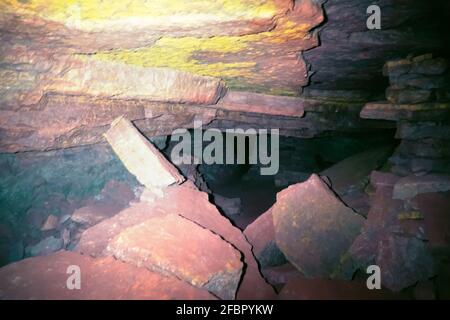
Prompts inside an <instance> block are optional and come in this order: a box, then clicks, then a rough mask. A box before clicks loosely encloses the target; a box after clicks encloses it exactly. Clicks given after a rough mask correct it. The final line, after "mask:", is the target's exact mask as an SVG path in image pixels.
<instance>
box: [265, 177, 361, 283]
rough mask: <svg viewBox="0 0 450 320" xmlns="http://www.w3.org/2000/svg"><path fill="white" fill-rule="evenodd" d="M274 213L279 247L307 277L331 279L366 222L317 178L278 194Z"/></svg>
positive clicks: (311, 178)
mask: <svg viewBox="0 0 450 320" xmlns="http://www.w3.org/2000/svg"><path fill="white" fill-rule="evenodd" d="M272 214H273V222H274V228H275V240H276V243H277V245H278V247H279V248H280V249H281V251H282V252H283V253H284V254H285V256H286V258H287V259H288V260H289V262H291V263H292V264H293V265H295V266H296V267H297V268H298V270H299V271H300V272H302V273H303V274H304V275H305V276H306V277H328V276H332V275H333V273H334V271H335V270H336V269H337V268H339V265H340V259H341V256H342V255H343V254H345V252H346V251H347V250H348V249H349V248H350V246H351V244H352V242H353V240H354V239H355V238H356V237H357V235H358V234H359V232H360V229H361V227H362V224H363V221H364V218H363V217H362V216H360V215H358V214H357V213H355V212H354V211H353V210H351V209H350V208H348V207H346V206H345V205H344V204H343V203H342V202H341V201H340V200H339V199H337V198H336V196H335V195H334V194H333V192H332V191H331V190H330V189H329V187H328V186H327V185H326V184H325V183H324V182H323V181H322V180H321V179H320V178H319V177H318V176H317V175H312V176H311V177H310V178H309V179H308V181H306V182H303V183H299V184H296V185H293V186H290V187H289V188H287V189H285V190H283V191H281V192H280V193H278V195H277V202H276V203H275V205H274V206H273V208H272Z"/></svg>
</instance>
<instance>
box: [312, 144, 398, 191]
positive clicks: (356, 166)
mask: <svg viewBox="0 0 450 320" xmlns="http://www.w3.org/2000/svg"><path fill="white" fill-rule="evenodd" d="M392 149H393V148H392V147H390V146H388V147H385V146H383V147H378V148H374V149H370V150H367V151H364V152H361V153H358V154H356V155H354V156H351V157H349V158H347V159H344V160H343V161H341V162H339V163H337V164H335V165H333V166H331V167H330V168H328V169H326V170H324V171H322V172H321V173H320V175H321V176H327V177H328V178H329V179H330V180H331V186H332V188H333V190H334V191H336V192H337V193H338V194H339V195H343V194H345V193H347V192H348V191H351V190H356V189H360V188H362V187H364V182H365V181H366V180H367V178H368V176H369V175H370V173H371V172H372V171H373V170H375V169H377V168H378V167H380V166H381V165H383V163H384V162H385V161H386V160H387V159H388V157H389V155H390V154H391V153H392V151H393V150H392Z"/></svg>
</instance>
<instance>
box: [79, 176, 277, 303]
mask: <svg viewBox="0 0 450 320" xmlns="http://www.w3.org/2000/svg"><path fill="white" fill-rule="evenodd" d="M166 214H179V215H181V216H183V217H185V218H186V219H189V220H190V221H192V222H194V223H196V224H198V225H199V226H201V227H203V228H205V229H208V230H211V231H212V232H213V233H215V234H217V235H219V236H220V237H222V238H223V239H224V240H225V241H227V242H229V243H230V244H232V245H233V246H234V247H235V248H236V249H237V250H239V251H240V252H241V253H242V254H243V263H244V264H245V272H244V274H243V279H242V281H241V283H240V285H239V288H238V293H237V298H238V299H245V298H247V299H270V298H273V297H274V291H273V289H272V288H271V287H270V286H269V285H268V284H267V283H266V282H265V281H264V279H263V278H262V276H261V274H260V273H259V270H258V263H257V262H256V260H255V258H254V257H253V253H252V251H251V245H250V244H249V243H248V242H247V240H246V239H245V236H244V235H243V233H242V232H241V231H240V230H239V229H237V228H235V227H234V226H233V225H232V224H231V223H230V221H229V220H228V219H227V218H225V217H224V216H222V215H221V214H220V212H219V211H218V210H217V208H216V207H215V206H214V205H213V204H212V203H210V202H209V201H208V195H207V194H206V193H203V192H200V191H198V190H197V189H196V188H195V186H193V185H191V184H189V182H185V183H184V184H182V185H181V186H171V187H168V188H167V189H166V190H165V192H164V197H163V198H161V199H158V201H155V202H151V203H149V202H146V203H141V202H140V203H136V204H135V205H132V206H130V208H127V209H125V210H124V211H122V212H120V213H118V214H117V215H115V216H114V217H112V218H110V219H107V220H104V221H102V222H100V223H99V224H97V225H95V226H94V227H92V228H89V229H87V230H86V231H85V232H84V233H83V235H82V237H81V239H80V242H79V244H78V246H77V248H76V251H78V252H80V253H83V254H88V255H91V256H94V257H98V256H104V255H108V251H107V250H106V248H107V246H108V244H109V242H110V241H111V240H112V239H113V238H114V237H116V236H117V235H118V234H119V233H120V232H122V231H123V230H124V229H126V228H129V227H132V226H134V225H137V224H140V223H142V222H144V221H146V220H148V219H149V218H153V217H155V216H163V215H166Z"/></svg>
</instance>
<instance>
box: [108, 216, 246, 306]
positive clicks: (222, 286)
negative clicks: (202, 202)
mask: <svg viewBox="0 0 450 320" xmlns="http://www.w3.org/2000/svg"><path fill="white" fill-rule="evenodd" d="M107 250H108V251H109V252H111V253H112V254H113V255H114V256H115V257H116V258H117V259H120V260H122V261H125V262H128V263H131V264H133V265H136V266H138V267H146V268H148V269H150V270H152V271H157V272H161V273H163V274H168V275H173V276H175V277H177V278H179V279H182V280H184V281H186V282H188V283H190V284H192V285H193V286H196V287H199V288H204V289H207V290H208V291H210V292H212V293H214V294H215V295H216V296H218V297H220V298H222V299H234V298H235V295H236V290H237V287H238V284H239V281H240V279H241V274H242V267H243V264H242V262H241V254H240V252H239V251H237V250H236V249H234V248H233V246H232V245H231V244H229V243H227V242H225V241H224V240H222V239H221V238H220V237H219V236H217V235H215V234H213V233H212V232H210V231H209V230H206V229H204V228H202V227H200V226H199V225H197V224H195V223H193V222H191V221H189V220H187V219H185V218H182V217H181V216H179V215H176V214H169V215H166V216H164V217H157V218H153V219H149V220H147V221H145V222H143V223H141V224H139V225H136V226H133V227H130V228H128V229H125V230H124V231H122V232H121V233H120V234H119V235H118V236H117V237H115V238H114V239H113V240H112V241H111V242H110V243H109V245H108V248H107Z"/></svg>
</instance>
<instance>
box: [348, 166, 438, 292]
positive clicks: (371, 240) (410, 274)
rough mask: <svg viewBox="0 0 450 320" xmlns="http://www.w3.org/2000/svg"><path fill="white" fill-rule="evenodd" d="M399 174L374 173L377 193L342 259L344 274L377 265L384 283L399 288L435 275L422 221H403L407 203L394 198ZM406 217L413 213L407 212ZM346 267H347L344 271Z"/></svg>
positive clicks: (390, 287)
mask: <svg viewBox="0 0 450 320" xmlns="http://www.w3.org/2000/svg"><path fill="white" fill-rule="evenodd" d="M398 179H399V177H397V176H395V175H393V174H391V173H381V172H378V173H374V174H373V175H372V184H374V185H375V186H376V193H375V195H374V197H373V199H372V201H371V203H372V207H371V209H370V212H369V215H368V217H367V220H366V222H365V224H364V228H363V230H362V232H361V235H359V236H358V237H357V238H356V239H355V241H354V242H353V244H352V245H351V248H350V249H349V251H348V253H347V254H346V256H345V257H344V258H343V265H347V266H349V265H351V266H352V267H348V268H347V269H346V268H343V273H344V274H346V277H347V278H348V279H351V278H352V276H353V273H354V271H356V269H358V268H362V269H363V270H364V268H366V267H367V266H369V265H372V264H375V265H378V266H379V267H380V269H381V279H382V280H381V281H382V282H381V285H382V286H383V287H385V288H388V289H391V290H393V291H400V290H401V289H404V288H406V287H409V286H411V285H413V284H415V283H416V282H417V281H422V280H427V279H428V278H430V277H431V276H433V275H434V270H433V269H434V262H433V258H432V257H431V255H430V252H429V250H428V247H427V244H426V242H425V241H424V239H425V235H424V231H423V229H424V225H423V221H422V220H409V219H406V220H402V219H400V217H401V216H402V215H403V214H404V212H405V208H404V203H403V202H402V201H401V200H396V199H392V192H393V188H394V185H395V183H397V181H398ZM404 215H405V216H413V215H410V214H404ZM345 269H346V270H345Z"/></svg>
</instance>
